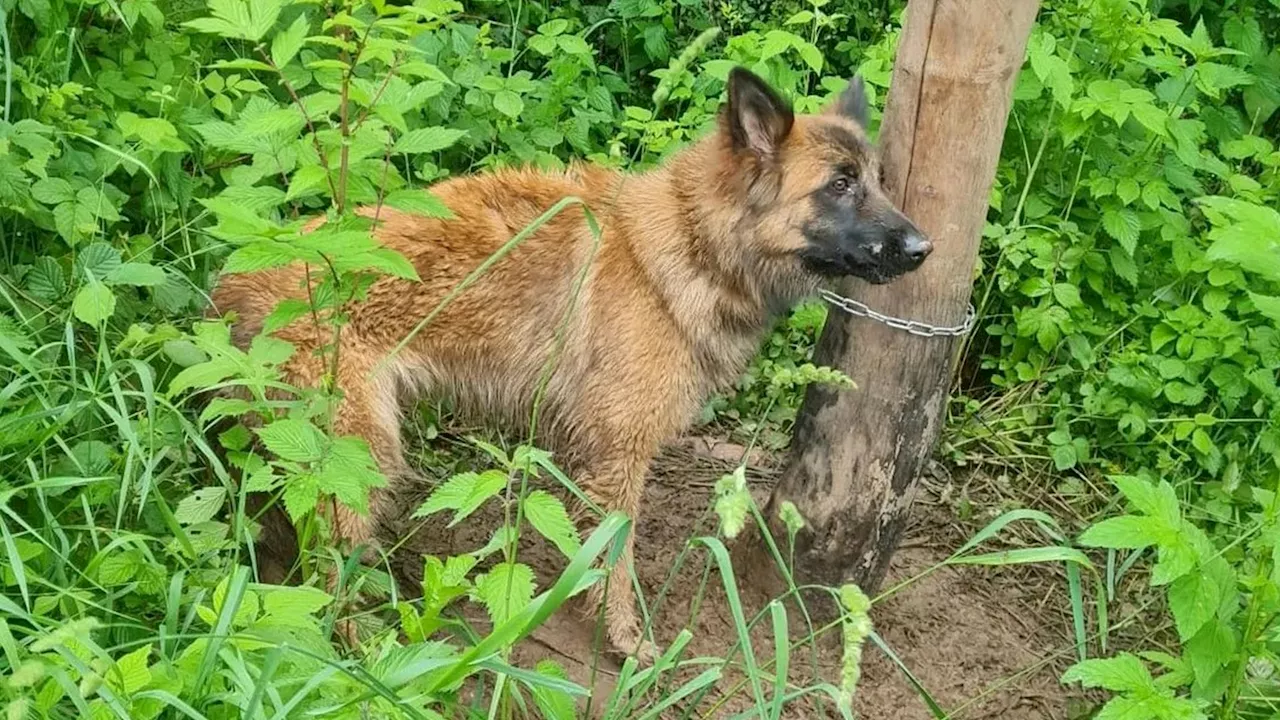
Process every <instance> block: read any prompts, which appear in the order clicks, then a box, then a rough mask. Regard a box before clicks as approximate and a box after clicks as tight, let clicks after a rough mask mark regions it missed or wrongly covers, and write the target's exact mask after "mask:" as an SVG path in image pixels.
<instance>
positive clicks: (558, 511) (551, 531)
mask: <svg viewBox="0 0 1280 720" xmlns="http://www.w3.org/2000/svg"><path fill="white" fill-rule="evenodd" d="M524 516H525V517H526V518H527V519H528V520H529V524H530V525H532V526H533V528H534V529H535V530H537V531H538V532H539V533H540V534H541V535H542V536H543V537H545V538H546V539H548V540H550V541H551V542H552V543H553V544H554V545H555V546H556V547H557V548H559V549H560V552H562V553H564V554H565V556H566V557H573V555H574V553H576V552H578V549H579V548H581V547H582V539H581V538H580V537H578V529H577V528H576V527H575V526H574V524H573V521H572V520H570V519H569V513H567V512H566V511H565V509H564V504H563V503H561V502H560V500H559V499H558V498H556V497H555V496H554V495H552V494H551V493H548V492H546V491H545V490H534V491H533V492H531V493H529V495H528V497H526V498H525V499H524Z"/></svg>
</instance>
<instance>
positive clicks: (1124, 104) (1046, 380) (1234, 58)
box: [957, 0, 1280, 718]
mask: <svg viewBox="0 0 1280 720" xmlns="http://www.w3.org/2000/svg"><path fill="white" fill-rule="evenodd" d="M1237 5H1239V4H1237ZM1244 5H1245V6H1241V7H1235V8H1234V9H1232V10H1231V11H1230V12H1224V13H1222V14H1221V15H1220V16H1219V17H1218V18H1217V22H1218V23H1219V25H1218V26H1216V27H1215V28H1212V29H1211V28H1210V27H1207V26H1206V25H1205V23H1204V22H1203V21H1201V22H1199V23H1198V24H1195V25H1188V26H1187V30H1184V28H1183V27H1182V26H1180V25H1179V24H1177V23H1176V22H1174V21H1172V20H1168V19H1158V18H1156V17H1154V16H1153V15H1152V14H1151V13H1150V11H1149V9H1148V7H1147V3H1145V2H1142V1H1140V0H1096V1H1094V0H1089V1H1084V2H1075V3H1068V4H1067V5H1064V6H1062V7H1059V8H1055V9H1053V10H1052V11H1051V12H1048V13H1046V14H1045V15H1044V17H1042V20H1041V24H1040V26H1039V27H1038V28H1037V29H1036V30H1035V32H1034V33H1033V36H1032V37H1031V40H1030V43H1029V47H1028V60H1029V63H1028V66H1027V67H1026V68H1025V69H1024V71H1023V73H1022V76H1021V77H1020V80H1019V83H1018V86H1017V89H1016V93H1015V104H1014V110H1013V116H1012V119H1011V122H1010V129H1009V137H1008V142H1006V143H1005V157H1004V159H1003V160H1002V163H1001V165H1000V169H999V171H998V176H997V183H996V187H995V190H994V192H993V197H992V220H993V222H992V223H991V224H990V225H989V226H988V228H987V232H986V238H985V242H984V252H983V258H982V261H983V268H982V272H981V274H980V275H979V287H978V292H977V298H978V302H979V303H980V307H981V310H982V313H983V315H984V317H986V318H988V320H987V321H986V322H985V325H984V329H983V330H984V332H982V333H979V334H978V335H976V336H975V338H974V339H973V340H972V343H973V346H972V347H971V348H970V349H969V351H970V353H973V354H977V355H979V357H980V364H981V370H980V371H979V372H978V378H977V380H978V382H975V383H974V385H975V386H976V387H977V388H979V389H978V390H975V391H974V397H971V398H968V399H967V401H966V402H965V404H964V406H965V407H966V408H967V411H968V412H973V413H977V414H979V415H981V416H982V422H981V423H975V424H974V425H973V426H970V427H967V428H965V429H964V431H963V434H964V435H965V437H962V438H961V439H959V440H958V441H957V444H958V445H964V444H979V443H981V444H982V445H985V446H986V447H988V448H990V449H992V450H995V451H996V452H1000V453H1009V454H1015V455H1018V456H1021V457H1028V456H1036V457H1040V458H1043V459H1044V460H1045V461H1046V462H1051V463H1052V464H1053V466H1054V467H1056V469H1057V470H1059V471H1070V472H1089V471H1101V472H1102V473H1109V474H1110V473H1117V472H1126V471H1127V473H1128V474H1126V475H1122V476H1120V477H1118V478H1116V479H1115V481H1114V482H1115V485H1116V487H1117V489H1118V490H1119V491H1120V493H1121V495H1122V496H1123V497H1124V499H1125V501H1126V502H1127V503H1128V504H1129V505H1131V506H1132V507H1133V508H1134V510H1135V511H1136V512H1135V513H1134V514H1131V515H1126V516H1124V517H1121V518H1115V519H1111V520H1104V521H1102V522H1101V523H1100V524H1098V525H1096V526H1094V527H1093V528H1091V529H1090V530H1089V531H1087V532H1086V533H1085V534H1084V535H1083V536H1082V537H1081V542H1082V543H1083V544H1086V545H1090V546H1096V547H1102V548H1106V549H1108V556H1107V557H1108V568H1109V569H1110V570H1109V574H1108V577H1107V581H1108V593H1109V597H1114V592H1115V589H1116V587H1117V583H1119V582H1120V579H1121V577H1122V576H1124V575H1125V574H1126V573H1128V572H1131V571H1132V569H1133V568H1134V567H1135V565H1136V562H1137V561H1138V560H1139V559H1141V558H1142V557H1145V554H1144V553H1143V551H1144V550H1145V549H1148V548H1153V547H1154V548H1158V551H1157V552H1158V563H1157V564H1156V565H1155V566H1154V567H1153V568H1151V570H1150V572H1151V576H1150V581H1151V584H1152V585H1153V586H1154V588H1155V589H1156V591H1157V594H1156V596H1155V600H1157V601H1159V602H1167V605H1168V607H1169V609H1170V610H1171V611H1172V615H1173V620H1174V622H1173V626H1174V627H1173V630H1174V631H1175V632H1176V634H1177V636H1178V639H1179V640H1180V641H1181V654H1180V656H1179V655H1175V654H1169V653H1156V654H1152V653H1145V654H1143V655H1142V656H1141V657H1142V658H1143V659H1144V660H1146V661H1148V662H1149V663H1152V664H1154V665H1155V666H1157V667H1160V668H1163V669H1164V670H1165V672H1164V673H1163V674H1161V675H1159V676H1157V677H1154V678H1153V676H1152V675H1151V674H1150V670H1149V669H1148V666H1147V665H1145V664H1144V663H1143V662H1142V660H1139V656H1125V657H1124V658H1123V659H1120V660H1117V661H1089V663H1090V664H1086V665H1083V666H1081V667H1080V668H1078V669H1076V670H1074V671H1073V672H1072V673H1071V674H1070V675H1069V679H1072V680H1079V681H1083V682H1085V683H1086V684H1090V685H1093V686H1100V687H1104V688H1108V689H1111V690H1114V691H1116V692H1117V693H1119V696H1118V697H1117V698H1116V699H1115V700H1113V701H1112V704H1110V705H1108V706H1107V710H1105V711H1104V715H1103V716H1105V717H1121V716H1124V717H1129V716H1133V717H1152V718H1172V717H1202V716H1203V713H1204V712H1205V708H1207V707H1209V705H1210V704H1212V705H1213V706H1214V707H1215V708H1217V709H1218V710H1220V711H1223V712H1226V713H1228V714H1226V715H1222V717H1230V716H1231V715H1230V714H1229V713H1230V712H1233V711H1235V709H1236V708H1237V707H1239V706H1240V705H1241V704H1243V703H1244V702H1245V698H1246V697H1247V696H1255V697H1256V695H1257V693H1254V692H1252V691H1250V692H1245V690H1244V689H1245V688H1252V689H1254V690H1257V689H1259V688H1262V687H1266V686H1267V683H1268V682H1269V681H1267V680H1266V678H1267V677H1269V676H1270V674H1271V673H1273V672H1274V660H1275V656H1274V652H1273V650H1272V649H1271V648H1270V647H1269V640H1270V638H1271V637H1272V636H1273V635H1274V627H1273V623H1274V619H1275V611H1276V609H1277V608H1276V606H1275V603H1276V598H1275V590H1274V587H1275V585H1274V578H1273V577H1272V572H1273V570H1272V568H1273V567H1274V562H1273V560H1272V557H1273V556H1272V553H1273V552H1274V547H1275V544H1274V535H1273V531H1272V530H1271V529H1270V528H1272V526H1273V524H1274V519H1273V518H1274V513H1275V507H1274V505H1273V497H1274V487H1275V483H1276V480H1277V456H1278V453H1280V390H1278V388H1277V383H1276V377H1277V371H1278V370H1280V332H1278V331H1277V320H1280V317H1278V314H1277V309H1278V308H1277V303H1276V301H1275V297H1276V296H1277V292H1278V289H1280V284H1278V282H1277V281H1280V274H1277V273H1276V271H1275V270H1276V262H1277V260H1276V258H1277V257H1280V255H1278V254H1277V244H1276V242H1277V241H1276V238H1277V236H1278V235H1277V234H1278V233H1280V222H1278V221H1280V215H1277V214H1276V212H1275V210H1274V209H1273V207H1274V206H1275V204H1276V203H1277V201H1278V200H1280V183H1278V182H1277V180H1278V176H1277V171H1276V168H1277V167H1280V153H1277V152H1276V148H1275V145H1274V142H1273V140H1272V139H1269V138H1268V137H1267V134H1268V132H1267V129H1268V128H1272V127H1274V115H1275V112H1276V110H1277V108H1278V107H1280V92H1277V89H1276V88H1277V86H1276V84H1275V83H1274V80H1275V77H1276V75H1275V67H1276V62H1277V60H1276V58H1277V57H1278V56H1277V54H1276V51H1275V49H1274V48H1272V47H1270V44H1269V42H1270V41H1269V40H1268V38H1267V36H1266V34H1265V33H1264V32H1263V31H1262V29H1261V27H1260V25H1259V23H1258V20H1257V18H1256V17H1254V16H1253V15H1252V14H1251V13H1250V12H1249V10H1250V8H1249V7H1248V4H1244ZM1188 30H1189V31H1188ZM1215 34H1217V35H1218V37H1217V38H1215ZM1272 136H1273V135H1272ZM1126 554H1127V557H1126ZM1099 624H1100V626H1099V628H1098V629H1099V632H1100V634H1101V639H1102V640H1104V641H1105V639H1106V637H1107V634H1108V632H1109V629H1108V628H1107V626H1106V619H1105V617H1100V618H1099ZM1104 647H1105V645H1104ZM1184 688H1185V689H1184ZM1175 691H1176V692H1175ZM1179 693H1181V694H1179ZM1268 693H1269V694H1272V695H1273V693H1270V691H1268ZM1268 693H1264V694H1263V695H1264V696H1266V695H1267V694H1268ZM1126 713H1131V715H1130V714H1126Z"/></svg>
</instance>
